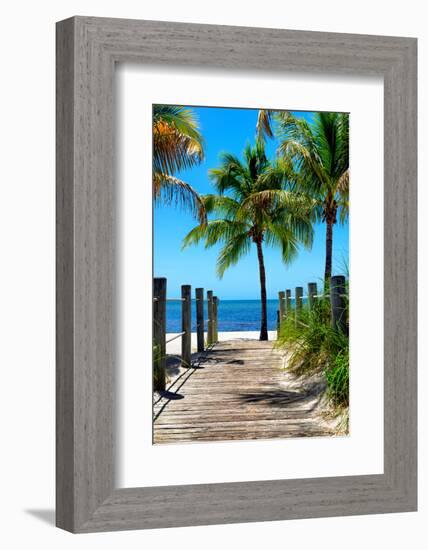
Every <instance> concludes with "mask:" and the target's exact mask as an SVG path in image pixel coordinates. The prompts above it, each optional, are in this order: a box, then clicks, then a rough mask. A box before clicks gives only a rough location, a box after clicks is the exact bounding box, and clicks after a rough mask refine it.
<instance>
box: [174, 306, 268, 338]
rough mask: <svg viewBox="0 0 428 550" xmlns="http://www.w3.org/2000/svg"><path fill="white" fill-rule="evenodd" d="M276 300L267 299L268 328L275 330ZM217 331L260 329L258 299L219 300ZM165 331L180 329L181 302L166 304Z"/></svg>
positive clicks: (206, 311)
mask: <svg viewBox="0 0 428 550" xmlns="http://www.w3.org/2000/svg"><path fill="white" fill-rule="evenodd" d="M207 307H208V306H207V303H206V302H205V303H204V319H205V330H207V323H206V319H207V318H208V309H207ZM277 309H278V300H268V301H267V317H268V330H276V311H277ZM217 311H218V331H219V332H235V331H236V332H244V331H250V330H260V318H261V304H260V300H219V302H218V309H217ZM166 330H167V332H180V331H181V302H167V304H166ZM195 331H196V301H195V300H192V332H195Z"/></svg>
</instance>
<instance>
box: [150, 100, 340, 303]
mask: <svg viewBox="0 0 428 550" xmlns="http://www.w3.org/2000/svg"><path fill="white" fill-rule="evenodd" d="M194 111H195V113H196V116H197V117H198V120H199V125H200V130H201V132H202V134H203V136H204V139H205V160H204V162H203V163H201V164H200V165H199V166H196V167H193V168H192V169H189V170H185V171H182V172H181V173H180V174H176V176H177V177H180V178H181V179H183V180H184V181H186V182H187V183H189V184H190V185H192V187H194V188H195V189H196V190H197V191H198V192H199V193H201V194H205V193H213V192H215V190H214V188H213V186H212V184H211V182H210V180H209V178H208V170H209V169H210V168H215V167H216V166H218V164H219V155H220V153H221V152H222V151H228V152H231V153H234V154H236V155H238V156H241V154H242V151H243V149H244V147H245V145H246V144H247V143H248V142H251V143H253V142H254V136H255V128H256V121H257V113H258V111H257V110H256V109H223V108H215V107H195V108H194ZM295 114H296V115H298V116H302V117H305V118H307V119H309V120H310V118H311V116H312V115H311V113H304V112H300V113H297V112H295ZM277 145H278V144H277V142H275V141H274V140H268V142H267V144H266V151H267V154H268V156H269V157H270V158H274V156H275V151H276V148H277ZM196 224H197V222H196V220H195V219H194V218H193V217H192V215H191V214H190V213H188V212H183V211H180V210H179V209H178V208H175V207H174V206H164V205H159V206H156V207H155V211H154V273H155V277H167V279H168V295H169V296H179V295H180V287H181V285H182V284H190V285H192V289H193V288H195V287H199V286H201V287H204V288H205V289H212V290H214V291H215V293H216V294H217V296H219V298H220V299H224V300H226V299H258V298H259V297H260V284H259V271H258V269H259V268H258V262H257V255H256V250H255V247H253V250H251V253H250V254H248V256H246V257H244V258H242V259H241V260H240V261H239V263H238V264H237V265H236V266H232V267H231V268H229V270H227V271H226V273H225V274H224V277H223V279H219V278H218V277H217V275H216V260H217V255H218V251H219V249H220V248H221V245H218V246H214V247H212V248H210V249H207V250H205V248H204V245H203V244H199V245H198V246H192V247H189V248H186V249H185V250H181V245H182V239H183V237H184V236H185V235H186V234H187V233H188V232H189V231H190V230H191V229H192V228H193V227H194V226H195V225H196ZM348 241H349V227H348V223H346V224H345V225H340V224H339V223H338V224H336V226H335V227H334V237H333V274H335V273H337V274H341V273H343V265H344V264H347V263H348ZM264 251H265V265H266V278H267V295H268V298H276V297H277V295H278V291H279V290H283V289H285V288H294V287H296V286H306V284H307V283H308V282H311V281H317V282H320V280H321V279H322V277H323V273H324V262H325V225H323V224H319V225H316V226H315V238H314V244H313V246H312V249H311V250H310V251H307V250H304V249H301V251H300V253H299V256H298V257H297V259H296V260H295V261H294V262H293V263H292V264H290V265H285V264H284V263H283V262H282V261H281V254H280V251H279V249H277V248H269V247H266V246H265V249H264Z"/></svg>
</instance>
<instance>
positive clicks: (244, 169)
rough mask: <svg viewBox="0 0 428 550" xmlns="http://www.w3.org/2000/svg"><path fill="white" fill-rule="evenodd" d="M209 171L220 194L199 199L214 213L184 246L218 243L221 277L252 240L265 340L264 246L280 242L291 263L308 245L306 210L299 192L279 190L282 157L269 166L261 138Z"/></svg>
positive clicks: (223, 157) (227, 155)
mask: <svg viewBox="0 0 428 550" xmlns="http://www.w3.org/2000/svg"><path fill="white" fill-rule="evenodd" d="M209 174H210V177H211V179H212V180H213V182H214V185H215V188H216V190H217V192H218V194H217V195H213V194H212V195H205V196H203V197H201V198H202V201H203V204H204V207H205V210H206V212H207V214H215V215H216V217H215V218H214V219H211V220H209V221H208V222H207V223H206V224H200V225H198V226H196V227H195V228H193V229H192V230H191V231H190V232H189V233H188V234H187V236H186V237H185V238H184V241H183V248H185V247H187V246H189V245H191V244H198V243H199V242H200V241H201V240H204V241H205V248H209V247H212V246H214V245H215V244H217V243H222V244H223V246H222V248H221V250H220V252H219V256H218V259H217V274H218V276H219V277H220V278H221V277H223V274H224V272H225V271H226V270H227V269H228V268H229V267H230V266H232V265H235V264H236V263H237V262H238V261H239V259H240V258H241V257H242V256H244V255H246V254H248V253H249V252H250V250H251V247H252V244H254V245H255V247H256V250H257V259H258V264H259V277H260V296H261V326H260V340H267V339H268V331H267V298H266V270H265V263H264V253H263V245H264V244H266V245H268V246H274V245H275V246H276V245H278V246H280V248H281V251H282V259H283V261H284V262H286V263H289V262H291V261H292V260H293V259H294V258H295V256H296V254H297V252H298V248H299V245H300V244H303V245H304V246H307V247H310V246H311V245H312V236H313V231H312V225H311V222H310V220H309V218H308V212H309V211H310V209H308V205H307V204H304V203H302V200H301V197H299V196H297V195H296V194H295V193H292V192H289V191H286V190H284V189H283V188H284V174H285V171H284V169H283V167H282V166H281V162H279V163H275V164H274V165H272V164H271V163H270V162H269V160H268V159H267V157H266V155H265V150H264V146H263V144H262V143H261V142H257V143H256V145H254V146H253V147H251V146H250V145H248V146H247V147H246V149H245V151H244V158H243V160H242V161H241V160H240V159H239V158H237V157H236V156H234V155H232V154H230V153H223V154H222V155H221V164H220V166H219V168H214V169H212V170H210V172H209Z"/></svg>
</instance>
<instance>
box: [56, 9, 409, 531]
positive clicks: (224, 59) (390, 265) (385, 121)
mask: <svg viewBox="0 0 428 550" xmlns="http://www.w3.org/2000/svg"><path fill="white" fill-rule="evenodd" d="M416 44H417V43H416V39H413V38H402V37H385V36H363V35H345V34H333V33H317V32H306V31H288V30H276V29H258V28H243V27H226V26H212V25H195V24H183V23H169V22H154V21H134V20H121V19H103V18H91V17H89V18H88V17H73V18H70V19H67V20H65V21H61V22H59V23H58V24H57V479H56V481H57V525H58V527H61V528H63V529H66V530H68V531H71V532H76V533H83V532H94V531H107V530H122V529H143V528H145V529H147V528H161V527H173V526H186V525H208V524H216V523H235V522H253V521H271V520H283V519H291V518H310V517H322V516H325V517H327V516H338V515H355V514H374V513H386V512H405V511H414V510H416V507H417V431H416V427H417V424H416V421H417V419H416V410H417V403H416V395H417V376H416V375H417V372H416V357H417V350H416V334H417V333H416V303H417V288H416V265H417V262H416V210H417V209H416V152H417V148H416V146H417V140H416V136H417V131H416V130H417V128H416V115H417V105H416V84H417V80H416V79H417V75H416V61H417V58H416Z"/></svg>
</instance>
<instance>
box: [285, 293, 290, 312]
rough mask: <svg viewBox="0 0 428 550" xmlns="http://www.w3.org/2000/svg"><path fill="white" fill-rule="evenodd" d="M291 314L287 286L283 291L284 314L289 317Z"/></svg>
mask: <svg viewBox="0 0 428 550" xmlns="http://www.w3.org/2000/svg"><path fill="white" fill-rule="evenodd" d="M290 314H291V290H290V289H289V288H287V290H286V291H285V316H286V317H289V316H290Z"/></svg>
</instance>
